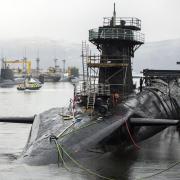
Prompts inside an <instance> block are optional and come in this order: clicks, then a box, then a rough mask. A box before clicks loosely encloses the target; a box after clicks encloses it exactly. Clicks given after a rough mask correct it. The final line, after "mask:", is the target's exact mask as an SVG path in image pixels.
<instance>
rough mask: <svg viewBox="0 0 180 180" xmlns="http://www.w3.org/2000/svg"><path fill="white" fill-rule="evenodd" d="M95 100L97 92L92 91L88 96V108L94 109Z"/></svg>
mask: <svg viewBox="0 0 180 180" xmlns="http://www.w3.org/2000/svg"><path fill="white" fill-rule="evenodd" d="M95 101H96V93H95V92H90V93H89V94H88V97H87V109H91V110H92V111H93V110H94V104H95Z"/></svg>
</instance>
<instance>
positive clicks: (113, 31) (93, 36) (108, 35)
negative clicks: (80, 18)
mask: <svg viewBox="0 0 180 180" xmlns="http://www.w3.org/2000/svg"><path fill="white" fill-rule="evenodd" d="M105 39H119V40H127V41H134V42H138V43H144V40H145V38H144V34H142V33H140V32H137V31H133V30H130V29H122V28H99V29H91V30H89V40H90V41H95V40H105Z"/></svg>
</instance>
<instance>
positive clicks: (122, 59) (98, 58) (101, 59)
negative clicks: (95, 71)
mask: <svg viewBox="0 0 180 180" xmlns="http://www.w3.org/2000/svg"><path fill="white" fill-rule="evenodd" d="M113 62H116V63H128V62H129V56H128V55H122V56H102V55H94V56H88V59H87V64H92V63H93V64H99V63H102V64H103V63H113Z"/></svg>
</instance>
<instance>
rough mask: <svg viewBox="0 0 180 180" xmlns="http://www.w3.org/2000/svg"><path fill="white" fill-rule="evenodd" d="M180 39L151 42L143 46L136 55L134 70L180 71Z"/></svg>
mask: <svg viewBox="0 0 180 180" xmlns="http://www.w3.org/2000/svg"><path fill="white" fill-rule="evenodd" d="M177 61H180V39H175V40H166V41H159V42H150V43H146V44H144V45H142V46H141V47H140V48H139V49H138V50H137V52H136V53H135V58H134V59H133V70H134V71H135V72H137V73H138V72H140V71H142V69H145V68H148V69H180V66H178V65H176V62H177Z"/></svg>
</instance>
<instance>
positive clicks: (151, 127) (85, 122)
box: [19, 5, 180, 179]
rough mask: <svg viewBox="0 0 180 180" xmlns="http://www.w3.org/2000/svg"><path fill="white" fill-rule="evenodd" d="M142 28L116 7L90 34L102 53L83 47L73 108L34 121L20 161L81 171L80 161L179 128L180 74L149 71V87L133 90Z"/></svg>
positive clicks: (51, 111)
mask: <svg viewBox="0 0 180 180" xmlns="http://www.w3.org/2000/svg"><path fill="white" fill-rule="evenodd" d="M140 30H141V21H140V20H139V19H137V18H134V17H133V18H131V17H128V18H118V17H116V10H115V5H114V12H113V16H112V17H110V18H104V22H103V26H100V27H99V28H97V29H91V30H89V41H90V42H91V43H93V44H94V45H95V46H96V47H97V49H98V50H99V52H100V55H97V56H95V55H91V54H90V53H89V50H88V48H87V44H86V43H83V46H82V49H83V50H82V66H83V82H82V86H81V88H80V90H79V88H78V87H76V86H74V98H73V99H72V100H71V101H70V104H69V107H64V108H52V109H50V110H47V111H45V112H43V113H41V114H38V115H37V116H36V117H35V119H34V122H33V124H32V127H31V131H30V134H29V138H28V141H27V144H26V146H25V148H24V150H23V152H22V154H21V156H20V158H19V161H20V162H24V163H27V164H29V165H46V164H55V163H62V164H63V165H64V166H65V164H66V162H68V161H72V162H73V163H74V164H75V165H77V166H78V167H82V166H81V164H80V163H79V161H80V159H82V158H90V159H91V158H92V157H94V156H97V152H101V153H102V154H103V153H106V152H115V151H117V150H118V149H126V148H128V147H135V148H137V149H138V148H139V147H140V142H141V141H144V140H146V139H148V138H150V137H152V136H154V135H156V134H157V133H159V132H161V131H163V130H164V129H165V128H167V127H169V126H177V127H178V126H179V124H180V82H179V79H178V77H179V78H180V72H179V71H178V72H176V73H175V74H174V76H170V74H171V72H166V74H165V73H162V72H161V71H159V74H161V75H162V76H160V75H158V74H157V73H155V72H152V71H150V70H149V71H148V70H146V71H144V76H145V86H144V87H143V89H142V91H141V92H138V93H136V92H135V91H134V85H133V78H132V67H131V63H132V62H131V58H132V57H134V53H135V51H136V50H137V49H138V48H139V47H140V46H141V45H143V44H144V34H142V33H141V32H140ZM172 72H173V71H172ZM152 74H153V75H152ZM101 153H100V154H101ZM98 155H99V153H98ZM87 171H89V172H90V173H92V172H91V171H90V170H87ZM106 179H107V178H106Z"/></svg>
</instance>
